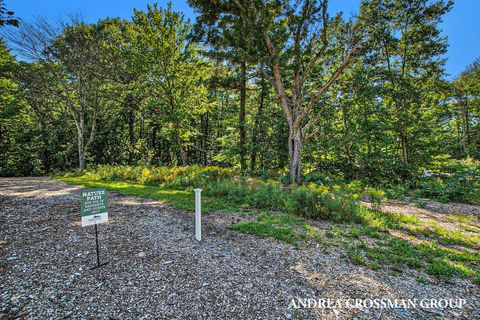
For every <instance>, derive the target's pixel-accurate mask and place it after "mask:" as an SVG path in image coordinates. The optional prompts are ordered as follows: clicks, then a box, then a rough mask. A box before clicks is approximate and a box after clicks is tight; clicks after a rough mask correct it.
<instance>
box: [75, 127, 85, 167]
mask: <svg viewBox="0 0 480 320" xmlns="http://www.w3.org/2000/svg"><path fill="white" fill-rule="evenodd" d="M77 138H78V168H79V169H80V170H83V169H85V150H84V148H83V131H82V130H78V136H77Z"/></svg>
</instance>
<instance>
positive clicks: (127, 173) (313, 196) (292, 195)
mask: <svg viewBox="0 0 480 320" xmlns="http://www.w3.org/2000/svg"><path fill="white" fill-rule="evenodd" d="M69 177H77V178H81V179H82V180H84V181H97V182H100V181H110V182H112V181H114V182H127V183H132V184H138V185H148V186H152V187H157V188H162V189H167V190H168V189H175V190H191V189H193V188H194V187H201V188H202V189H203V190H204V192H203V193H204V195H205V196H206V197H208V198H210V199H212V198H213V199H216V200H217V201H223V202H225V203H228V205H229V206H230V207H232V206H237V207H242V208H255V209H262V210H270V211H281V212H284V213H287V214H295V215H299V216H304V217H308V218H318V219H330V220H333V221H337V222H347V221H351V222H367V223H373V222H372V221H374V223H382V222H381V217H379V213H378V212H374V211H371V210H368V209H366V208H364V207H363V206H360V205H359V204H358V203H357V199H359V198H360V196H359V195H357V194H354V193H352V192H348V191H341V190H338V189H336V190H335V189H331V188H328V187H325V186H319V185H317V184H315V183H310V184H308V185H304V186H297V185H287V186H286V185H283V184H282V183H281V182H279V181H276V180H263V179H260V178H254V177H245V176H241V175H239V174H237V173H235V172H234V171H233V170H232V169H226V168H220V167H200V166H189V167H179V168H169V167H144V166H136V167H135V166H110V165H100V166H98V167H96V168H94V169H90V170H86V171H83V172H76V173H70V174H67V175H65V178H69ZM367 192H368V194H369V197H370V199H371V200H372V201H380V200H381V195H382V194H381V193H380V192H378V191H375V190H373V191H372V190H368V191H367ZM379 221H380V222H379Z"/></svg>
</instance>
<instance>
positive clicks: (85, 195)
mask: <svg viewBox="0 0 480 320" xmlns="http://www.w3.org/2000/svg"><path fill="white" fill-rule="evenodd" d="M80 206H81V212H82V226H83V227H85V226H90V225H93V224H99V223H105V222H107V221H108V208H107V190H106V189H89V190H81V191H80Z"/></svg>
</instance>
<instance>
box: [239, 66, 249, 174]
mask: <svg viewBox="0 0 480 320" xmlns="http://www.w3.org/2000/svg"><path fill="white" fill-rule="evenodd" d="M240 74H241V78H240V112H239V115H238V128H239V132H240V141H239V147H240V169H241V170H242V171H244V170H245V169H246V168H247V163H246V158H245V156H246V146H245V144H246V143H245V142H246V141H245V140H246V136H247V135H246V132H245V104H246V99H247V64H246V63H245V61H242V62H241V63H240Z"/></svg>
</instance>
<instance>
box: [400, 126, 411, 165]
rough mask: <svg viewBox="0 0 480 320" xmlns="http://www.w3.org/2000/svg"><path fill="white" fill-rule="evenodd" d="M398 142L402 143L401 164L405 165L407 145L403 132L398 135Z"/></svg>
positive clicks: (406, 162)
mask: <svg viewBox="0 0 480 320" xmlns="http://www.w3.org/2000/svg"><path fill="white" fill-rule="evenodd" d="M400 140H401V141H400V142H401V144H402V157H403V164H405V165H407V164H408V162H409V159H408V145H407V138H406V137H405V134H403V133H402V134H401V135H400Z"/></svg>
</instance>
